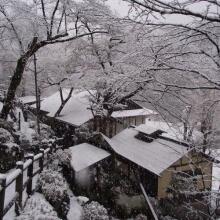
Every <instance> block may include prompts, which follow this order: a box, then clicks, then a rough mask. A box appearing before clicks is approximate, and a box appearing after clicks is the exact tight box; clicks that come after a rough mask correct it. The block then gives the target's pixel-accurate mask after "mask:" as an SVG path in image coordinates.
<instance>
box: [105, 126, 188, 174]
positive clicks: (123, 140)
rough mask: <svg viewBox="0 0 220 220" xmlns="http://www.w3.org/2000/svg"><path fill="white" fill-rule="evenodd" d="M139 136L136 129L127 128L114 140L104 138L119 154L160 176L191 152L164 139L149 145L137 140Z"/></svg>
mask: <svg viewBox="0 0 220 220" xmlns="http://www.w3.org/2000/svg"><path fill="white" fill-rule="evenodd" d="M137 134H138V131H137V130H135V129H134V128H127V129H125V130H123V131H122V132H120V133H119V134H117V135H116V136H114V137H113V138H112V139H109V138H107V137H105V136H104V138H105V140H106V141H107V142H108V143H109V144H110V146H111V147H112V148H113V150H114V151H115V152H116V153H117V154H119V155H121V156H123V157H124V158H127V159H129V160H130V161H132V162H134V163H136V164H137V165H139V166H141V167H143V168H145V169H147V170H149V171H150V172H152V173H154V174H156V175H160V174H161V173H162V172H163V171H164V170H166V169H167V168H168V167H170V166H171V165H172V164H173V163H175V162H176V161H177V160H179V159H180V158H182V157H183V156H184V155H186V154H187V153H188V151H189V150H188V149H187V147H186V146H183V145H181V144H178V143H175V142H172V141H168V140H164V139H162V138H157V139H155V140H153V141H152V142H151V143H147V142H145V141H142V140H139V139H137V138H136V137H135V136H136V135H137Z"/></svg>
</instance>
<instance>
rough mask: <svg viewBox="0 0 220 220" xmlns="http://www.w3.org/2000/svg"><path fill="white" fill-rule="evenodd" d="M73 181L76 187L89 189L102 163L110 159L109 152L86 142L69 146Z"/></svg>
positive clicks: (95, 180)
mask: <svg viewBox="0 0 220 220" xmlns="http://www.w3.org/2000/svg"><path fill="white" fill-rule="evenodd" d="M69 149H70V151H71V156H72V160H71V166H72V170H73V175H72V176H73V181H74V185H75V187H76V188H77V189H79V190H80V189H81V190H82V189H83V190H87V191H88V190H89V189H90V188H92V187H93V186H94V184H95V183H97V181H98V180H99V174H100V173H99V171H100V167H101V166H102V165H103V163H107V162H108V160H109V159H110V155H111V154H110V153H109V152H107V151H106V150H103V149H101V148H98V147H95V146H94V145H91V144H88V143H82V144H79V145H75V146H73V147H70V148H69Z"/></svg>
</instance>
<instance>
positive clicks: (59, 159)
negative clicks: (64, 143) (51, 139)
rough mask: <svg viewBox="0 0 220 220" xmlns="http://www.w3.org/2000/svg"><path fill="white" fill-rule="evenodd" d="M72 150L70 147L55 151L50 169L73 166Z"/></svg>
mask: <svg viewBox="0 0 220 220" xmlns="http://www.w3.org/2000/svg"><path fill="white" fill-rule="evenodd" d="M71 159H72V156H71V152H70V150H69V149H65V150H62V149H58V150H57V151H56V152H55V153H53V155H52V158H51V161H52V163H51V164H50V169H52V170H59V168H60V167H62V168H63V167H66V168H71Z"/></svg>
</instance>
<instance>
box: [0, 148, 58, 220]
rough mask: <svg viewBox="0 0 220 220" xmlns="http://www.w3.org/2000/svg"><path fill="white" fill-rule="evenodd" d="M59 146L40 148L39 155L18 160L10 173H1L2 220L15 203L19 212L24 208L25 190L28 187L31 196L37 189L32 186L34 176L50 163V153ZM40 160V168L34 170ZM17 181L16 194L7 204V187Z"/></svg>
mask: <svg viewBox="0 0 220 220" xmlns="http://www.w3.org/2000/svg"><path fill="white" fill-rule="evenodd" d="M57 149H58V148H53V149H52V148H47V149H45V150H44V149H40V153H39V154H37V155H33V154H30V155H28V157H27V159H26V161H25V162H23V161H18V162H17V163H16V164H17V168H16V169H15V170H14V171H12V172H11V173H10V174H8V175H7V174H0V220H3V218H4V215H5V214H6V213H7V212H8V211H9V210H10V209H11V208H12V207H13V205H14V204H15V211H16V213H17V214H18V213H19V211H20V210H22V208H23V205H22V204H23V198H22V197H23V191H24V190H25V189H26V191H27V194H28V196H30V195H31V194H32V193H33V192H34V190H35V189H33V188H32V185H33V177H34V176H35V175H36V174H38V173H40V172H42V170H43V169H44V168H45V167H46V165H47V164H48V158H49V157H48V156H47V157H45V155H49V153H51V152H52V150H53V151H56V150H57ZM37 161H39V168H38V169H36V170H34V163H35V162H37ZM25 170H27V179H25V180H24V175H23V173H24V171H25ZM13 182H15V194H14V196H13V198H12V199H11V200H10V201H8V202H7V205H5V193H6V189H7V187H9V186H10V185H11V184H12V183H13Z"/></svg>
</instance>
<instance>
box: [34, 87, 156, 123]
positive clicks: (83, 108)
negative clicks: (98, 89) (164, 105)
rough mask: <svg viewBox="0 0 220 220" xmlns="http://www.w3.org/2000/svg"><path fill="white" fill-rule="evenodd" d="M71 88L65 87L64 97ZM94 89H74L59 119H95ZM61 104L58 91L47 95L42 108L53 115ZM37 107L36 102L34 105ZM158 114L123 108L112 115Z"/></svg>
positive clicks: (82, 120) (67, 120) (70, 121)
mask: <svg viewBox="0 0 220 220" xmlns="http://www.w3.org/2000/svg"><path fill="white" fill-rule="evenodd" d="M69 92H70V89H63V98H64V99H66V98H67V96H68V94H69ZM94 93H95V91H94V90H90V91H80V90H74V91H73V93H72V96H71V98H70V99H69V101H68V102H67V103H66V105H65V106H64V108H63V110H62V111H61V114H60V116H59V117H57V119H59V120H61V121H64V122H67V123H70V124H72V125H75V126H80V125H82V124H84V123H86V122H87V121H89V120H90V119H93V115H92V112H91V110H90V104H91V103H90V100H89V97H90V96H91V94H94ZM60 105H61V99H60V92H59V91H58V92H56V93H54V94H53V95H51V96H49V97H46V98H44V99H43V101H42V102H41V110H42V111H45V112H48V114H47V115H48V116H50V117H53V116H54V115H55V113H56V112H57V110H58V109H59V107H60ZM32 107H34V108H35V107H36V104H34V105H32ZM151 114H156V113H155V112H154V111H152V110H148V109H136V110H121V111H116V112H113V114H112V117H114V118H118V117H131V116H139V115H151Z"/></svg>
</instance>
